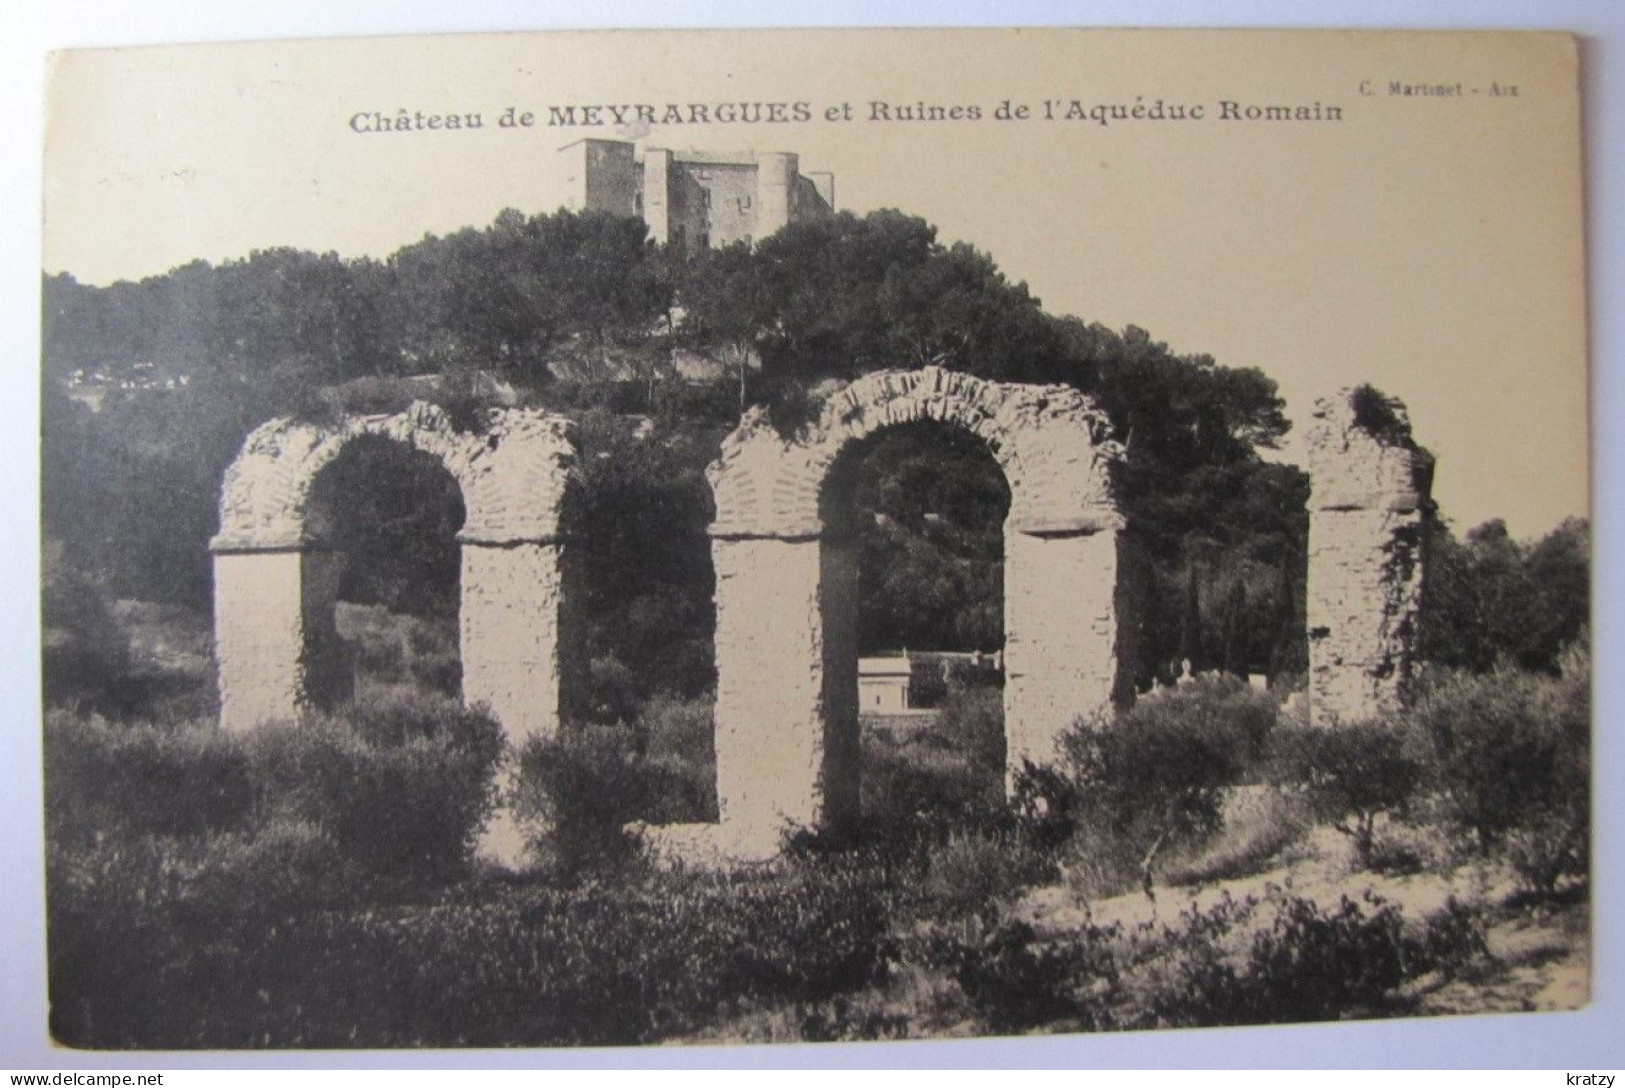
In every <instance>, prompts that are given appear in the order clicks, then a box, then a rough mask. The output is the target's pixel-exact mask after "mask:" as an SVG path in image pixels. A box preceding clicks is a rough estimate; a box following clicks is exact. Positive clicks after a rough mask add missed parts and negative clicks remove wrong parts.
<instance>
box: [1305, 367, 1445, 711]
mask: <svg viewBox="0 0 1625 1088" xmlns="http://www.w3.org/2000/svg"><path fill="white" fill-rule="evenodd" d="M1305 443H1306V445H1307V447H1308V451H1309V470H1310V481H1311V485H1310V486H1311V494H1310V516H1309V573H1308V584H1307V606H1308V624H1307V626H1308V635H1309V706H1310V716H1311V720H1313V721H1314V722H1315V723H1316V724H1320V725H1333V724H1335V723H1337V722H1339V721H1345V722H1346V721H1358V720H1361V719H1366V718H1371V717H1374V716H1376V715H1379V714H1385V713H1389V712H1392V711H1393V710H1395V709H1397V708H1398V707H1399V706H1401V705H1402V704H1403V702H1404V700H1405V699H1406V697H1407V695H1408V685H1409V683H1410V680H1411V672H1412V664H1413V660H1414V656H1415V649H1416V638H1417V617H1418V611H1419V608H1420V604H1421V587H1422V554H1421V548H1422V539H1423V533H1424V528H1425V525H1424V522H1425V520H1426V519H1427V518H1428V517H1429V516H1430V513H1431V509H1432V506H1431V501H1430V499H1429V495H1428V492H1429V488H1430V486H1431V475H1432V458H1431V457H1430V456H1429V454H1428V453H1427V451H1426V450H1423V449H1421V448H1420V447H1418V446H1417V445H1416V443H1415V442H1414V441H1413V440H1412V438H1411V435H1410V423H1409V420H1408V418H1407V416H1406V413H1405V407H1404V405H1403V404H1401V403H1400V402H1398V401H1396V400H1392V399H1390V398H1384V397H1382V396H1381V395H1380V394H1377V393H1376V392H1375V391H1374V390H1371V389H1369V387H1366V388H1363V389H1360V390H1352V389H1345V390H1341V391H1339V392H1338V393H1337V394H1335V395H1334V396H1331V397H1327V398H1324V399H1322V400H1319V401H1317V402H1316V404H1315V412H1314V418H1313V421H1312V423H1311V424H1310V426H1309V428H1308V430H1307V432H1306V435H1305Z"/></svg>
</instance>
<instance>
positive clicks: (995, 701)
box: [936, 682, 1005, 779]
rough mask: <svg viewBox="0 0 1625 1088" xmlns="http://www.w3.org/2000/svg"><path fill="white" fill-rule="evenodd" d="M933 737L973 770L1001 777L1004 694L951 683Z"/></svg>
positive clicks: (1003, 746)
mask: <svg viewBox="0 0 1625 1088" xmlns="http://www.w3.org/2000/svg"><path fill="white" fill-rule="evenodd" d="M936 733H937V735H938V736H940V737H941V738H942V739H943V741H944V742H945V743H946V744H948V745H949V746H950V747H951V748H953V749H954V750H955V751H956V752H959V753H961V755H962V756H963V758H964V759H965V761H966V763H967V764H969V765H970V766H971V767H972V768H973V769H974V770H976V771H978V772H980V773H982V774H984V775H987V776H992V777H998V778H1001V779H1002V778H1003V776H1004V754H1005V740H1004V692H1003V691H1001V690H1000V689H998V688H996V687H987V686H975V687H972V686H967V685H965V684H961V683H957V682H956V683H953V684H951V685H950V686H949V688H948V696H947V698H946V699H945V700H944V701H943V704H942V708H941V709H940V710H939V711H938V712H937V722H936Z"/></svg>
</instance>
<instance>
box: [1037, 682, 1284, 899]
mask: <svg viewBox="0 0 1625 1088" xmlns="http://www.w3.org/2000/svg"><path fill="white" fill-rule="evenodd" d="M1275 718H1276V706H1275V701H1274V700H1273V699H1271V698H1270V697H1269V696H1267V695H1264V694H1261V693H1257V692H1253V691H1251V690H1250V689H1248V688H1247V686H1246V685H1244V684H1242V683H1241V682H1240V681H1237V680H1233V679H1230V678H1226V677H1215V678H1204V679H1202V680H1199V681H1197V682H1196V683H1193V684H1189V685H1185V686H1182V687H1179V688H1177V689H1175V690H1173V691H1168V692H1164V693H1161V694H1159V695H1157V696H1156V697H1155V698H1147V699H1143V700H1141V701H1140V702H1139V703H1137V704H1136V705H1135V706H1134V707H1133V708H1132V709H1130V710H1129V711H1128V712H1127V713H1125V714H1123V715H1121V716H1119V717H1118V718H1117V720H1115V721H1111V722H1105V721H1098V720H1097V721H1093V722H1082V723H1079V724H1078V725H1076V726H1074V727H1073V728H1072V730H1071V731H1070V732H1068V733H1067V734H1066V735H1065V736H1064V737H1063V738H1062V750H1063V753H1064V769H1065V771H1066V773H1067V776H1068V777H1069V778H1070V782H1071V786H1072V788H1073V790H1074V791H1075V793H1076V797H1077V803H1078V804H1079V805H1080V806H1081V808H1080V813H1081V823H1082V824H1083V826H1084V827H1085V828H1086V829H1087V830H1088V831H1089V832H1090V833H1091V834H1094V835H1109V836H1113V837H1115V838H1116V840H1117V841H1118V842H1119V843H1121V844H1123V845H1124V846H1125V847H1127V848H1129V849H1132V850H1135V851H1138V852H1139V854H1140V864H1139V871H1140V878H1141V885H1142V887H1143V888H1144V889H1145V890H1146V892H1147V894H1150V891H1151V885H1152V877H1153V871H1154V866H1155V864H1156V861H1157V857H1158V855H1159V854H1160V853H1161V851H1162V849H1163V848H1164V847H1165V846H1167V845H1169V844H1170V843H1171V842H1175V841H1179V840H1181V839H1191V838H1199V837H1201V836H1204V835H1207V834H1210V833H1212V832H1213V831H1215V830H1216V829H1217V828H1218V827H1219V826H1220V824H1221V822H1222V810H1221V802H1222V799H1223V791H1224V790H1225V789H1226V788H1227V787H1229V786H1232V785H1235V784H1237V783H1239V782H1241V781H1243V780H1244V779H1245V778H1246V777H1247V776H1248V775H1249V774H1250V773H1251V771H1252V769H1253V768H1254V767H1256V766H1257V765H1258V764H1259V762H1260V760H1261V756H1262V752H1263V748H1264V744H1265V740H1266V738H1267V737H1268V736H1269V733H1270V731H1271V729H1272V728H1273V726H1274V724H1275Z"/></svg>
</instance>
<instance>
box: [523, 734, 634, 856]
mask: <svg viewBox="0 0 1625 1088" xmlns="http://www.w3.org/2000/svg"><path fill="white" fill-rule="evenodd" d="M649 793H650V791H649V778H648V775H647V773H646V769H645V768H644V766H643V765H642V761H641V759H640V757H639V755H638V752H637V736H636V734H635V732H634V731H633V730H632V729H631V728H630V727H627V726H623V725H596V724H590V723H583V724H578V725H574V726H567V727H566V728H565V729H563V730H561V731H560V732H559V733H558V735H557V736H553V737H533V738H532V739H531V740H530V741H528V742H527V743H526V744H525V746H524V747H523V748H522V749H520V751H519V766H518V774H517V775H516V777H515V781H514V786H513V804H514V807H515V810H516V812H517V813H518V814H519V816H520V818H521V819H523V820H525V821H526V822H527V823H528V824H529V825H531V826H532V827H533V828H535V833H534V837H533V839H532V841H531V843H530V847H531V850H532V851H533V852H534V853H535V854H536V856H537V858H538V860H540V861H541V862H542V863H543V865H544V867H546V868H550V869H555V870H558V871H559V872H560V873H561V874H563V875H567V876H568V875H571V874H575V873H578V872H580V871H582V870H584V869H590V868H597V867H602V866H606V865H615V864H618V863H622V862H625V861H626V860H628V859H629V858H630V857H631V856H632V853H633V842H632V840H631V839H630V838H629V837H628V836H627V834H626V830H625V829H626V825H627V824H628V823H630V822H632V821H633V820H635V819H637V818H638V816H639V814H640V813H642V812H644V811H646V809H647V805H648V800H649Z"/></svg>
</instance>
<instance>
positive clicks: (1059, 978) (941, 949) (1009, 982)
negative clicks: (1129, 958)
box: [921, 918, 1120, 1032]
mask: <svg viewBox="0 0 1625 1088" xmlns="http://www.w3.org/2000/svg"><path fill="white" fill-rule="evenodd" d="M1119 936H1120V931H1119V930H1118V928H1117V927H1115V926H1113V927H1105V928H1103V927H1097V926H1094V925H1086V926H1084V927H1083V928H1082V930H1080V931H1079V932H1077V933H1075V934H1069V935H1068V936H1066V937H1064V938H1057V939H1054V940H1043V939H1041V938H1039V936H1038V934H1037V932H1036V931H1035V930H1034V929H1033V927H1032V926H1030V925H1028V924H1027V923H1026V922H1020V921H1004V922H994V921H991V920H989V919H987V918H978V919H975V920H973V921H972V922H971V923H970V924H969V925H968V926H967V931H966V933H965V935H964V936H959V935H952V934H937V935H935V936H933V937H931V938H929V939H927V940H926V941H925V942H924V945H923V948H922V949H921V955H922V958H923V959H924V960H925V962H926V963H927V964H929V965H931V966H933V967H937V968H940V969H942V970H946V971H947V972H949V974H951V975H952V977H953V978H954V981H956V982H957V983H959V987H960V989H961V990H963V991H964V993H965V996H966V997H967V998H969V999H970V1002H971V1004H972V1005H973V1006H974V1007H975V1008H976V1010H977V1012H979V1013H980V1014H981V1015H983V1016H984V1017H986V1018H987V1021H988V1024H989V1026H990V1027H991V1028H992V1029H993V1030H994V1031H996V1032H1011V1031H1017V1030H1021V1029H1024V1028H1030V1027H1036V1026H1039V1025H1043V1024H1049V1023H1051V1022H1053V1021H1057V1020H1062V1019H1065V1018H1071V1019H1077V1020H1080V1021H1081V1022H1082V1025H1083V1026H1084V1027H1086V1028H1089V1029H1097V1028H1101V1027H1109V1026H1111V1019H1110V1016H1109V1014H1108V1013H1107V1011H1106V1010H1107V1005H1108V1002H1106V1001H1103V1000H1100V997H1101V996H1102V995H1101V992H1102V991H1104V993H1106V994H1110V993H1112V992H1114V991H1115V988H1116V984H1117V978H1118V965H1117V960H1116V945H1117V943H1118V938H1119Z"/></svg>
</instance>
